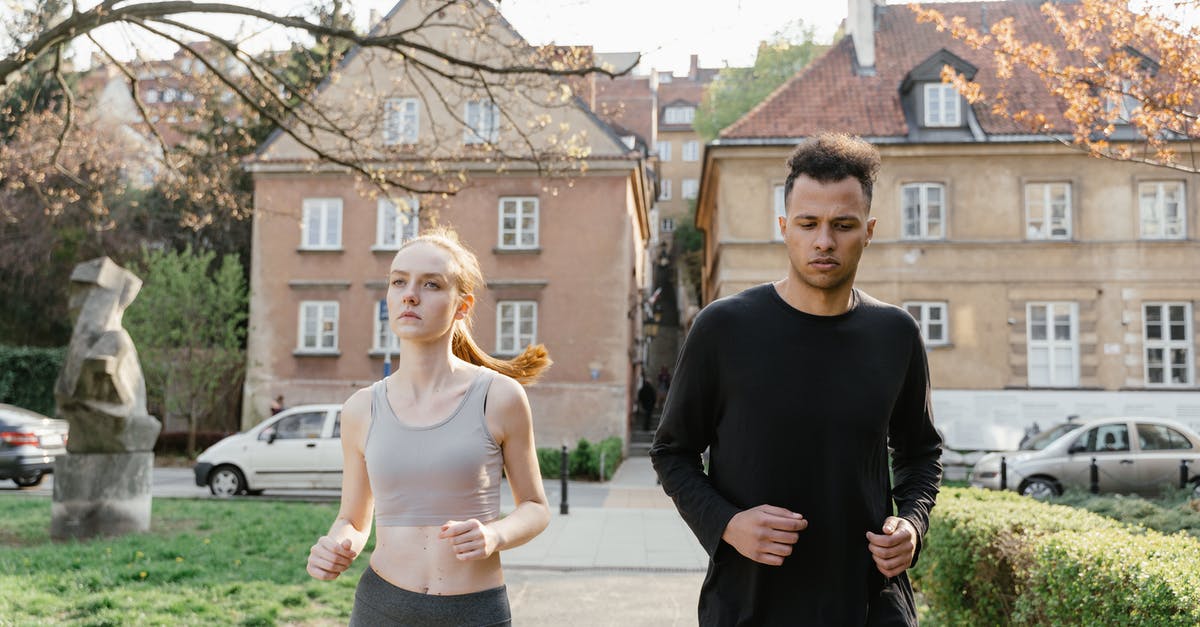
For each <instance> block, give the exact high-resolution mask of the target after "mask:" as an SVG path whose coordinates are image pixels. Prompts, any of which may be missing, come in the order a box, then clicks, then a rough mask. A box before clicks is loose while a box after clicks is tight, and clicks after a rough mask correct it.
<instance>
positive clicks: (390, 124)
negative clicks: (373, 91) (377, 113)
mask: <svg viewBox="0 0 1200 627" xmlns="http://www.w3.org/2000/svg"><path fill="white" fill-rule="evenodd" d="M420 137H421V101H420V100H418V99H416V98H388V99H387V100H386V101H384V108H383V145H385V146H396V145H399V144H415V143H417V141H418V140H419V139H420Z"/></svg>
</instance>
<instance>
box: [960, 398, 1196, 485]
mask: <svg viewBox="0 0 1200 627" xmlns="http://www.w3.org/2000/svg"><path fill="white" fill-rule="evenodd" d="M1001 458H1004V461H1005V489H1008V490H1016V491H1017V492H1020V493H1021V494H1024V495H1026V496H1032V497H1034V498H1037V499H1045V498H1048V497H1050V496H1055V495H1059V494H1062V492H1063V490H1064V489H1065V488H1080V489H1083V490H1088V489H1090V487H1091V475H1092V472H1091V467H1092V461H1093V460H1095V463H1096V470H1097V473H1096V474H1097V484H1098V487H1099V490H1100V492H1117V493H1139V494H1144V495H1147V496H1158V495H1161V494H1162V492H1163V490H1164V489H1165V488H1170V487H1178V486H1179V479H1180V468H1181V466H1183V465H1186V466H1185V467H1186V471H1185V473H1186V478H1187V482H1188V485H1190V486H1192V490H1193V493H1192V494H1193V497H1194V498H1200V435H1197V434H1196V433H1195V432H1194V431H1192V430H1191V429H1189V428H1187V427H1185V426H1184V425H1182V424H1179V423H1178V422H1175V421H1172V420H1166V419H1163V418H1143V417H1120V418H1099V419H1091V420H1084V421H1079V422H1069V423H1064V424H1060V425H1057V426H1055V427H1053V428H1050V429H1047V430H1046V431H1043V432H1042V433H1040V434H1038V435H1037V436H1035V437H1033V438H1031V439H1030V440H1029V441H1027V442H1026V443H1025V444H1023V445H1022V446H1021V449H1020V450H1017V451H1009V452H1001V453H989V454H987V455H985V456H983V457H982V458H980V459H979V461H978V462H976V463H975V468H974V470H973V471H972V472H971V485H973V486H975V487H980V488H988V489H991V490H999V489H1000V480H1001V477H1000V474H1001V472H1000V460H1001Z"/></svg>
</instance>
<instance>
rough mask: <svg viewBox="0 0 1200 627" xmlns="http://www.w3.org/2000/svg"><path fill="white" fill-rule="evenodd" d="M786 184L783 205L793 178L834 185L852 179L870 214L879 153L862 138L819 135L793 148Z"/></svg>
mask: <svg viewBox="0 0 1200 627" xmlns="http://www.w3.org/2000/svg"><path fill="white" fill-rule="evenodd" d="M787 166H788V176H787V182H786V183H784V186H783V198H784V202H785V203H786V202H787V199H789V198H791V195H792V186H793V185H795V183H796V177H798V176H800V175H802V174H803V175H804V176H807V177H809V178H811V179H813V180H815V181H817V182H819V183H835V182H837V181H840V180H842V179H844V178H848V177H854V178H855V179H858V182H859V183H860V184H861V185H862V190H863V194H864V195H865V196H866V198H867V212H868V213H870V211H871V190H872V188H873V187H874V186H875V175H876V174H878V173H879V151H878V150H876V149H875V147H874V146H872V145H871V144H869V143H867V142H866V141H864V140H863V139H862V138H861V137H855V136H852V135H847V134H845V133H821V134H819V135H816V136H813V137H811V138H809V139H808V140H807V141H805V142H804V143H802V144H800V145H799V146H797V147H796V150H795V152H793V153H792V156H790V157H788V160H787Z"/></svg>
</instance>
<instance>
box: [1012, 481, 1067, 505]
mask: <svg viewBox="0 0 1200 627" xmlns="http://www.w3.org/2000/svg"><path fill="white" fill-rule="evenodd" d="M1021 494H1022V495H1024V496H1028V497H1032V498H1034V499H1036V500H1038V501H1045V500H1046V499H1048V498H1050V497H1052V496H1058V495H1059V494H1061V492H1060V491H1059V489H1058V484H1056V483H1054V482H1053V481H1051V480H1049V479H1030V480H1028V481H1026V482H1025V485H1022V486H1021Z"/></svg>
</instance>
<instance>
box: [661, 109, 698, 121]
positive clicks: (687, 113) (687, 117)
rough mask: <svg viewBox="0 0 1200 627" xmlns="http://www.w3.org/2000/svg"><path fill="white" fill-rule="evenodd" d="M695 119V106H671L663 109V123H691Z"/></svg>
mask: <svg viewBox="0 0 1200 627" xmlns="http://www.w3.org/2000/svg"><path fill="white" fill-rule="evenodd" d="M694 119H696V107H692V106H671V107H667V108H666V109H665V110H664V111H663V124H691V123H692V120H694Z"/></svg>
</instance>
